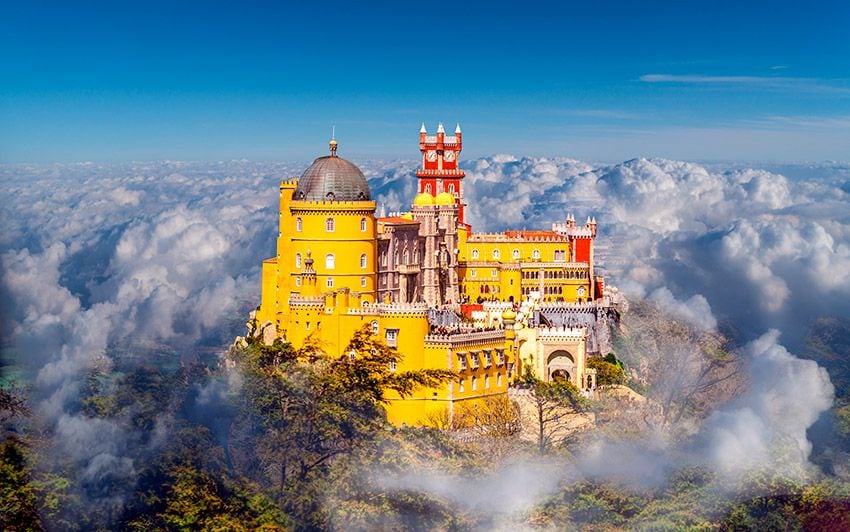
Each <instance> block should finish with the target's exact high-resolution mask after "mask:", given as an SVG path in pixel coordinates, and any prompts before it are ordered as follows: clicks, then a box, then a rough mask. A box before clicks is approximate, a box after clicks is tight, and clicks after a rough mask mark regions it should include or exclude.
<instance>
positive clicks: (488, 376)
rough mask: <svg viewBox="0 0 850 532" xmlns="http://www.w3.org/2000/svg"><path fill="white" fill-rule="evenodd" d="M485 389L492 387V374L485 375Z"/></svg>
mask: <svg viewBox="0 0 850 532" xmlns="http://www.w3.org/2000/svg"><path fill="white" fill-rule="evenodd" d="M484 389H485V390H489V389H490V375H484Z"/></svg>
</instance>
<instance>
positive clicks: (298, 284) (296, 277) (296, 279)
mask: <svg viewBox="0 0 850 532" xmlns="http://www.w3.org/2000/svg"><path fill="white" fill-rule="evenodd" d="M295 286H301V276H300V275H296V276H295Z"/></svg>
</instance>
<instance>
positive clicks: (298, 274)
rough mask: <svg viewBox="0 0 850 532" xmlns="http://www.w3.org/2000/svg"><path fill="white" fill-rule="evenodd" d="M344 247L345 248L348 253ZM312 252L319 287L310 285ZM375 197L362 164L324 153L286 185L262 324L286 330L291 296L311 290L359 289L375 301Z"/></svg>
mask: <svg viewBox="0 0 850 532" xmlns="http://www.w3.org/2000/svg"><path fill="white" fill-rule="evenodd" d="M343 250H344V252H343ZM308 255H309V256H310V258H311V266H312V268H311V269H312V270H313V271H312V272H310V275H309V276H308V277H309V278H310V283H311V284H312V283H315V287H312V286H311V287H310V288H309V289H308V287H306V286H304V283H305V282H306V279H307V278H308V277H305V276H303V275H302V274H303V273H305V268H306V266H307V258H308ZM376 258H377V237H376V222H375V202H374V201H372V200H371V198H370V195H369V185H368V183H367V182H366V177H365V176H364V175H363V172H361V171H360V169H359V168H357V166H355V165H354V164H352V163H351V162H349V161H347V160H345V159H343V158H341V157H339V156H338V155H337V142H336V140H331V142H330V155H327V156H324V157H319V158H317V159H316V160H315V161H313V164H311V165H310V167H309V168H307V170H305V171H304V173H303V174H302V175H301V177H300V178H299V179H298V181H297V182H296V181H291V180H285V181H283V182H282V183H281V186H280V233H279V237H278V241H277V255H276V257H275V258H273V259H269V260H267V261H265V262H264V263H263V297H262V302H261V304H260V309H259V311H258V312H257V321H258V322H259V323H260V324H261V325H262V324H263V323H266V322H271V323H274V324H275V325H276V326H277V328H278V330H279V331H280V332H281V333H283V332H284V331H285V330H286V329H287V325H288V324H289V323H290V321H291V318H292V316H290V310H291V309H290V306H289V301H290V297H291V296H293V295H296V296H308V297H309V296H312V295H313V294H310V293H308V292H310V291H317V292H318V294H317V295H320V294H322V293H324V292H336V291H338V290H340V289H347V291H346V293H348V292H352V293H357V295H358V297H359V300H360V301H366V302H374V300H375V287H376V278H377V268H376V266H377V265H376Z"/></svg>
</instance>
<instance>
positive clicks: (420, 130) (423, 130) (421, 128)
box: [419, 122, 427, 133]
mask: <svg viewBox="0 0 850 532" xmlns="http://www.w3.org/2000/svg"><path fill="white" fill-rule="evenodd" d="M419 132H420V133H427V131H425V122H422V127H420V128H419Z"/></svg>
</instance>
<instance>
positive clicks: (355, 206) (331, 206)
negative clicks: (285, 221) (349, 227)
mask: <svg viewBox="0 0 850 532" xmlns="http://www.w3.org/2000/svg"><path fill="white" fill-rule="evenodd" d="M376 207H377V203H376V202H374V201H329V200H322V201H309V200H293V201H292V203H290V204H289V208H290V209H292V210H293V211H330V210H332V211H337V212H338V211H350V212H358V213H359V212H374V211H375V208H376Z"/></svg>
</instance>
